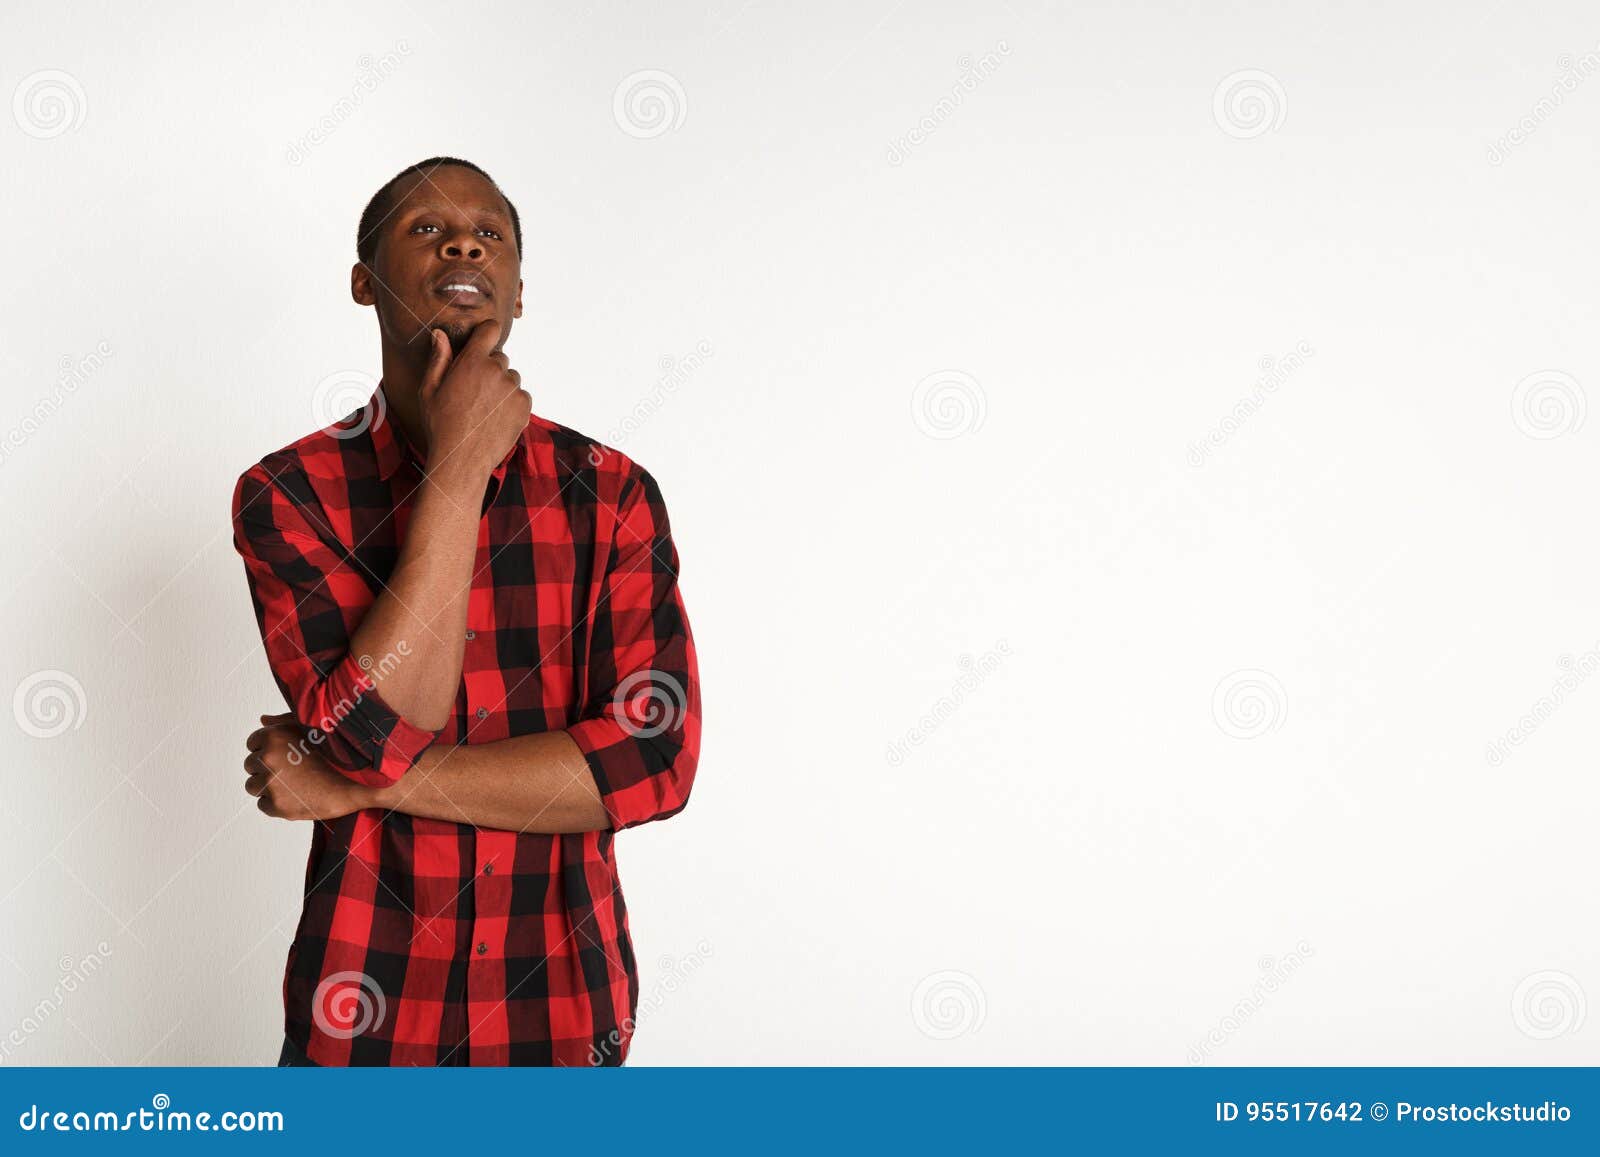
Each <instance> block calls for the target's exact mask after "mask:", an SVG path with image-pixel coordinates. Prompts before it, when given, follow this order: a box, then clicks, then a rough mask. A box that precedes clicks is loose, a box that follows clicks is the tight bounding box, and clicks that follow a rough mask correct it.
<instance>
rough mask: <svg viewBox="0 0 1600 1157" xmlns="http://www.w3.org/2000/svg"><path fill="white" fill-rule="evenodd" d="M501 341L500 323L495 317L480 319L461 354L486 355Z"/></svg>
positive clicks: (463, 355) (464, 355) (479, 356)
mask: <svg viewBox="0 0 1600 1157" xmlns="http://www.w3.org/2000/svg"><path fill="white" fill-rule="evenodd" d="M499 341H500V323H499V322H498V321H496V320H495V319H494V318H492V317H491V318H489V319H488V320H487V321H480V322H479V323H478V325H477V328H475V329H474V330H473V331H472V336H471V337H469V338H468V339H467V346H466V348H465V349H463V350H462V351H461V356H462V357H466V356H467V355H469V354H470V355H471V356H473V357H478V358H481V357H486V356H488V355H489V354H490V353H491V352H492V351H493V350H494V349H495V347H496V345H497V344H498V343H499Z"/></svg>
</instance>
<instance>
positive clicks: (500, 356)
mask: <svg viewBox="0 0 1600 1157" xmlns="http://www.w3.org/2000/svg"><path fill="white" fill-rule="evenodd" d="M489 360H490V361H491V362H493V363H494V364H495V365H497V366H499V367H500V368H501V369H502V370H509V369H510V368H511V359H510V358H508V357H506V351H505V350H495V351H494V353H492V354H490V355H489Z"/></svg>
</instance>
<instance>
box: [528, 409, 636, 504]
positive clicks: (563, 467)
mask: <svg viewBox="0 0 1600 1157" xmlns="http://www.w3.org/2000/svg"><path fill="white" fill-rule="evenodd" d="M528 436H529V439H530V442H531V444H532V446H533V449H534V466H535V468H536V469H537V468H538V467H539V466H541V465H543V466H544V467H546V468H551V467H553V468H554V470H555V473H556V476H557V477H558V478H561V479H562V480H563V481H565V480H567V479H569V478H575V479H577V480H581V481H583V482H586V483H587V484H588V487H589V489H590V490H592V491H593V493H594V496H595V499H596V500H597V501H599V502H602V503H606V504H608V505H612V506H617V507H622V506H626V505H629V504H631V503H633V502H635V501H637V500H638V498H639V497H641V496H644V497H648V498H649V499H650V501H651V502H652V503H656V504H659V503H660V501H661V490H660V487H659V486H657V484H656V480H655V478H654V477H652V476H651V474H650V472H649V471H648V470H646V469H645V468H644V467H643V466H642V465H640V464H639V463H638V462H636V461H635V460H634V459H633V458H631V457H629V456H628V455H627V454H624V453H623V452H622V451H621V450H618V449H617V448H615V447H614V446H608V445H606V443H604V442H602V441H600V439H598V438H594V437H591V436H590V435H588V434H585V433H583V432H582V431H580V430H574V429H573V428H572V427H571V426H563V425H562V424H561V423H559V422H553V421H551V420H550V419H548V418H545V417H542V416H540V415H538V414H534V415H533V416H532V417H531V418H529V420H528Z"/></svg>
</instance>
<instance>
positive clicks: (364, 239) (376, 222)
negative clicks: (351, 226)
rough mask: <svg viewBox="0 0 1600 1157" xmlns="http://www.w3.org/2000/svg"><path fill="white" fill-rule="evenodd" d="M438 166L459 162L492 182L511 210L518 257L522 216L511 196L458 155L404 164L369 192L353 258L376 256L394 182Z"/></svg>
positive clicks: (364, 259) (368, 262) (366, 259)
mask: <svg viewBox="0 0 1600 1157" xmlns="http://www.w3.org/2000/svg"><path fill="white" fill-rule="evenodd" d="M440 165H459V166H460V167H461V168H463V169H471V170H472V171H473V172H474V173H477V174H478V175H479V176H480V177H482V178H483V179H484V180H485V181H488V182H489V184H491V185H494V191H495V192H496V193H499V194H500V196H501V197H502V198H503V199H504V200H505V203H506V208H508V209H510V210H511V232H512V233H513V234H515V235H516V239H517V256H518V257H519V258H520V257H521V256H522V219H521V218H520V217H518V216H517V207H516V206H515V205H513V204H512V203H511V198H510V197H507V196H506V192H505V190H504V189H502V188H501V187H500V186H499V185H498V184H496V183H495V179H494V178H493V177H491V176H490V175H489V174H488V173H487V172H486V171H484V170H483V169H481V168H479V167H478V166H477V165H474V164H473V163H472V162H471V161H463V160H462V159H461V158H460V157H429V158H428V159H427V160H425V161H418V162H417V163H416V164H414V165H407V166H406V167H405V168H403V169H401V170H400V171H399V172H398V173H396V174H395V175H394V176H392V177H390V178H389V180H388V181H386V182H385V183H384V186H383V188H381V189H379V190H378V191H377V192H376V193H374V194H372V200H370V201H368V202H367V207H366V208H365V209H363V210H362V211H361V222H360V224H358V225H357V226H356V257H358V258H359V259H360V260H361V262H362V263H363V264H365V265H371V264H372V259H373V258H374V257H376V256H377V255H378V227H379V226H380V225H382V224H383V222H384V221H385V219H387V218H388V216H389V213H390V212H391V210H392V209H393V208H394V206H393V205H391V204H390V201H391V200H393V190H394V187H395V185H396V184H397V183H398V182H399V181H400V180H401V179H402V178H404V177H409V176H410V175H411V174H412V173H430V172H432V171H433V170H434V169H437V168H438V167H439V166H440Z"/></svg>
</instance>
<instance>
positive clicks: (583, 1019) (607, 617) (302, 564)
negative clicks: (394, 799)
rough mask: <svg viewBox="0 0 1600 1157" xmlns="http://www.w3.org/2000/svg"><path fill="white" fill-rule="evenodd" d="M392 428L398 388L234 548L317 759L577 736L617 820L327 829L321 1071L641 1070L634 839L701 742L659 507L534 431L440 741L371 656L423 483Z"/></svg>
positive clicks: (295, 478) (268, 468) (294, 478)
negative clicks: (383, 684) (382, 679)
mask: <svg viewBox="0 0 1600 1157" xmlns="http://www.w3.org/2000/svg"><path fill="white" fill-rule="evenodd" d="M379 392H380V394H381V386H380V390H379ZM374 414H376V415H377V416H378V420H377V421H376V422H371V421H369V420H368V419H369V416H371V415H374ZM383 414H384V406H383V404H382V400H381V398H379V397H377V396H375V398H374V402H373V403H372V404H370V405H369V406H368V407H367V408H366V409H365V410H364V411H362V413H361V414H360V415H353V416H352V417H351V418H350V419H347V420H346V422H344V423H341V424H340V425H339V426H335V427H330V428H329V429H327V430H322V431H319V432H317V433H315V434H312V435H310V436H308V437H306V438H303V439H301V440H300V441H298V442H296V443H294V444H293V445H292V446H288V447H286V448H285V449H283V450H279V451H277V452H276V453H274V454H270V455H268V456H267V457H266V458H264V459H262V461H261V462H260V464H258V465H256V466H253V467H251V468H250V469H249V470H247V471H246V472H245V473H244V475H243V476H242V477H241V478H240V479H239V483H238V486H237V488H236V490H235V492H234V498H233V526H234V545H235V547H236V548H237V549H238V551H239V553H240V554H241V555H242V556H243V557H244V563H245V570H246V573H247V575H248V577H249V581H250V594H251V597H252V599H253V601H254V603H255V610H256V618H257V621H258V623H259V625H260V628H261V634H262V638H263V640H264V641H265V643H266V650H267V658H268V661H269V662H270V663H271V665H272V673H273V676H274V677H275V678H276V680H277V682H278V685H279V687H280V688H281V689H282V690H283V693H284V696H285V698H287V700H288V701H289V704H290V706H291V708H292V709H293V711H294V713H295V716H296V717H297V718H298V719H299V720H300V721H301V722H302V723H303V724H305V725H306V726H307V727H309V728H316V729H318V730H319V731H320V732H321V733H322V738H321V739H320V741H319V747H318V748H317V750H318V751H319V752H320V753H321V754H322V755H323V756H324V757H325V758H326V759H328V761H329V762H330V763H332V764H333V765H335V766H336V767H338V768H339V770H341V771H342V772H344V773H345V774H347V775H349V776H350V777H351V778H352V779H354V780H356V781H358V782H361V783H364V784H369V785H380V784H386V783H392V782H394V781H395V780H397V779H399V778H400V777H401V776H402V775H403V774H404V773H405V772H406V770H407V769H408V768H409V767H411V765H412V764H413V763H414V762H415V761H416V760H417V757H418V756H420V755H421V754H422V753H423V751H425V750H426V749H427V748H428V747H429V746H430V745H433V744H461V743H468V744H476V743H492V742H494V741H496V740H501V739H507V738H510V737H512V736H517V735H528V734H532V733H535V732H544V731H555V730H565V731H566V732H567V733H568V734H569V735H570V736H571V737H572V738H573V740H574V741H575V742H576V743H577V745H578V747H579V748H580V749H581V750H582V752H583V753H584V756H585V758H586V759H587V762H588V765H589V768H590V769H591V771H592V772H593V774H594V779H595V783H596V784H597V786H598V788H599V791H600V798H601V800H602V801H603V803H604V806H605V809H606V812H607V813H608V814H609V816H610V817H611V823H612V828H613V830H612V831H601V832H584V833H580V834H572V835H545V834H540V833H533V832H510V831H500V830H495V829H489V828H475V827H472V826H470V825H466V824H460V823H451V822H447V821H443V820H434V819H422V818H414V817H411V816H408V815H404V814H401V813H398V812H383V811H380V810H375V809H369V810H364V811H360V812H356V813H354V814H352V815H348V816H345V817H343V818H342V819H337V820H331V821H320V822H317V823H315V824H313V825H312V837H311V857H310V862H309V863H308V864H307V866H306V882H305V905H304V908H303V911H302V913H301V917H300V924H299V928H298V929H297V931H296V933H295V937H294V943H293V944H292V945H291V947H290V949H289V959H288V966H287V972H286V975H285V978H284V989H283V995H284V1010H285V1031H286V1035H287V1036H288V1038H289V1039H290V1040H291V1041H293V1042H294V1043H295V1044H296V1045H298V1046H299V1047H300V1048H301V1049H303V1050H304V1051H305V1052H306V1053H307V1055H308V1056H309V1057H310V1059H311V1060H312V1061H314V1062H316V1063H318V1064H323V1065H439V1064H450V1065H465V1064H471V1065H505V1064H513V1065H593V1064H608V1065H614V1064H620V1063H621V1062H622V1060H623V1059H624V1058H625V1056H626V1055H627V1050H628V1045H629V1042H630V1039H631V1037H632V1030H633V1017H634V1013H635V1005H636V1002H637V999H638V991H639V983H638V975H637V972H636V970H635V964H634V954H633V945H632V942H631V940H630V938H629V935H628V916H627V910H626V909H625V908H624V906H623V902H622V892H621V890H620V888H619V886H618V880H617V869H616V858H615V855H614V852H613V844H614V831H615V830H620V829H622V828H626V827H632V826H634V825H636V824H642V823H645V822H647V821H649V820H655V819H661V818H664V817H666V816H670V815H672V814H673V813H675V812H677V811H679V810H680V809H682V808H683V806H684V804H685V803H686V802H687V800H688V796H689V787H690V784H691V783H692V781H693V779H694V772H695V765H696V762H697V760H698V756H699V748H700V692H699V677H698V671H697V667H696V661H695V650H694V641H693V638H692V636H691V635H690V632H689V621H688V619H687V617H686V616H685V613H684V608H683V602H682V599H681V598H680V597H679V594H678V574H677V572H678V557H677V553H676V551H675V549H674V547H673V544H672V538H671V533H670V530H669V527H668V523H667V511H666V507H665V505H664V504H663V503H662V499H661V492H660V490H659V489H658V488H657V486H656V482H655V479H653V478H652V477H651V476H650V474H649V473H647V472H646V471H645V470H644V469H642V468H641V467H640V466H638V465H637V464H635V463H634V462H632V461H630V460H629V459H628V458H627V457H626V456H624V455H622V454H620V453H618V452H617V451H615V450H612V449H610V448H609V447H605V446H602V445H599V444H598V443H596V442H594V441H593V440H592V439H589V438H586V437H584V436H583V435H581V434H579V433H577V432H575V431H573V430H570V429H568V428H566V427H565V426H559V425H556V424H555V423H553V422H549V421H546V420H545V419H543V418H540V417H538V416H534V417H533V418H532V419H531V420H530V421H529V423H528V426H527V429H526V430H524V431H523V435H522V437H521V439H520V440H519V442H518V444H517V445H516V447H515V448H514V449H513V450H512V452H511V453H510V454H509V455H508V456H507V457H506V459H505V461H503V462H502V463H501V464H500V466H499V467H497V468H496V470H495V472H494V474H493V477H492V478H491V480H490V482H489V486H488V490H487V493H486V495H485V499H484V511H483V517H482V520H481V521H480V522H479V524H478V548H477V562H476V565H475V568H474V572H475V573H474V578H473V586H472V592H471V595H470V600H469V604H468V610H467V632H466V658H465V660H464V663H463V670H462V676H461V685H460V688H459V690H458V691H457V694H456V704H455V710H454V713H453V715H452V718H451V720H450V722H449V724H448V725H447V726H446V727H445V728H444V729H443V730H441V731H439V732H437V733H435V732H431V731H425V730H421V729H419V728H417V727H416V726H414V725H413V724H411V723H409V722H408V721H406V720H405V719H403V718H401V717H400V716H399V715H397V714H396V713H395V712H394V711H393V710H392V709H391V708H390V707H389V706H388V705H386V704H385V703H384V701H383V699H382V697H381V696H380V695H379V694H378V693H377V691H376V690H375V689H374V682H373V680H372V677H371V675H370V674H368V673H367V671H366V670H364V669H363V668H362V666H361V665H360V664H359V663H358V662H357V660H356V659H355V657H354V656H351V655H350V654H349V653H348V651H349V643H350V637H351V635H353V634H354V633H355V630H356V628H357V626H358V625H359V624H360V622H361V619H362V616H363V615H365V614H366V612H367V609H368V608H369V607H370V606H371V605H372V603H373V601H374V600H375V599H376V598H377V596H378V594H379V592H380V591H382V590H383V585H384V582H385V580H386V579H387V578H388V576H389V574H390V571H391V570H392V568H393V567H394V564H395V560H396V558H397V557H398V555H399V551H400V545H401V543H402V541H403V539H404V536H405V533H406V526H407V523H408V521H409V516H410V513H411V508H412V501H413V496H414V495H415V493H416V490H417V487H418V485H419V484H420V482H421V479H422V475H421V469H420V467H419V465H418V462H417V459H416V456H415V454H414V452H413V451H412V450H411V449H410V448H409V445H408V444H407V443H406V441H405V438H404V435H403V434H402V433H400V432H399V430H398V429H397V428H396V426H395V425H394V424H393V422H391V421H387V420H384V418H383Z"/></svg>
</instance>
